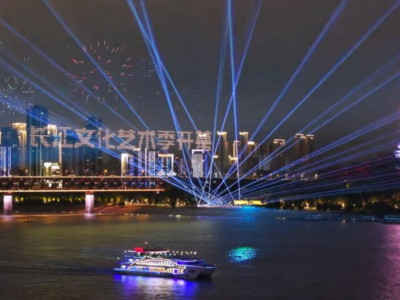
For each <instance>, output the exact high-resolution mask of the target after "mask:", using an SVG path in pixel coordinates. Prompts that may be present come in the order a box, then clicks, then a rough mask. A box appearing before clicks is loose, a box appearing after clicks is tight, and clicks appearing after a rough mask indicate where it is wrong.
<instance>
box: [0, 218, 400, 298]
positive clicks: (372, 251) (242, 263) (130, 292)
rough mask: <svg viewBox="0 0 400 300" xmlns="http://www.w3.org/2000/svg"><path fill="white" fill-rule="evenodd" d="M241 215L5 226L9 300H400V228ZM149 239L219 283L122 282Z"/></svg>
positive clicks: (3, 257) (1, 263) (1, 278)
mask: <svg viewBox="0 0 400 300" xmlns="http://www.w3.org/2000/svg"><path fill="white" fill-rule="evenodd" d="M241 214H242V215H243V217H183V216H182V217H168V216H125V215H121V216H117V215H114V216H94V217H84V216H66V217H55V216H54V217H33V218H31V219H32V220H33V221H34V222H33V223H31V224H27V223H23V221H24V219H23V218H16V217H9V218H6V217H3V218H0V299H44V300H45V299H135V300H136V299H246V300H249V299H400V226H396V225H392V226H391V225H383V224H364V223H362V224H360V223H358V224H357V223H339V222H301V221H281V220H277V219H276V218H275V217H276V216H275V215H274V214H273V213H270V212H267V211H265V213H264V212H263V213H257V214H254V213H253V212H251V211H246V210H243V212H242V213H241ZM144 241H149V243H150V244H153V246H166V247H169V248H171V249H174V250H183V251H185V250H186V251H197V252H198V253H200V256H201V257H204V258H206V260H207V261H208V262H211V263H215V264H216V265H217V270H216V272H215V273H214V276H213V279H212V280H211V281H200V282H193V281H184V280H177V279H164V278H154V277H153V278H151V277H134V276H121V275H114V274H112V272H111V270H112V268H113V267H114V266H115V263H116V261H117V257H118V256H120V255H121V252H123V250H125V249H132V248H133V247H135V246H141V244H142V243H143V242H144Z"/></svg>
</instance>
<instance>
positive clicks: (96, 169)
mask: <svg viewBox="0 0 400 300" xmlns="http://www.w3.org/2000/svg"><path fill="white" fill-rule="evenodd" d="M102 126H103V123H102V121H101V119H100V117H99V116H98V115H94V116H91V117H89V118H87V119H86V120H85V129H86V131H87V134H88V135H90V139H89V142H90V143H91V144H92V145H93V146H89V145H83V146H82V153H83V170H85V172H86V173H88V174H90V175H100V174H102V170H103V156H104V154H103V151H101V146H102V145H101V128H102ZM121 167H122V166H121Z"/></svg>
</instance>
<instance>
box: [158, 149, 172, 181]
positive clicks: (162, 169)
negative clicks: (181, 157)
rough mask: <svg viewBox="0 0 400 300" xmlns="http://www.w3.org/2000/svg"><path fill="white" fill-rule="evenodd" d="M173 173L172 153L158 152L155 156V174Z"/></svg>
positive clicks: (170, 174) (166, 174)
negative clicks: (156, 156)
mask: <svg viewBox="0 0 400 300" xmlns="http://www.w3.org/2000/svg"><path fill="white" fill-rule="evenodd" d="M173 173H174V155H173V154H165V153H159V154H158V158H157V175H158V176H172V175H173Z"/></svg>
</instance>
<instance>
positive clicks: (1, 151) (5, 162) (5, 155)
mask: <svg viewBox="0 0 400 300" xmlns="http://www.w3.org/2000/svg"><path fill="white" fill-rule="evenodd" d="M10 175H11V147H5V146H0V176H2V177H6V176H10Z"/></svg>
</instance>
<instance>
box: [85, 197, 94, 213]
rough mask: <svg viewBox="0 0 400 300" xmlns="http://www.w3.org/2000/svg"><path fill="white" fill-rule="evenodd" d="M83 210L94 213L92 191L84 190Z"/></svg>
mask: <svg viewBox="0 0 400 300" xmlns="http://www.w3.org/2000/svg"><path fill="white" fill-rule="evenodd" d="M85 212H86V213H87V214H93V213H94V193H93V192H86V194H85Z"/></svg>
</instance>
